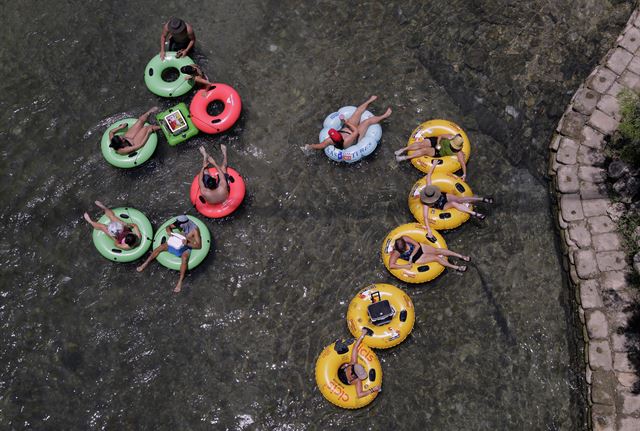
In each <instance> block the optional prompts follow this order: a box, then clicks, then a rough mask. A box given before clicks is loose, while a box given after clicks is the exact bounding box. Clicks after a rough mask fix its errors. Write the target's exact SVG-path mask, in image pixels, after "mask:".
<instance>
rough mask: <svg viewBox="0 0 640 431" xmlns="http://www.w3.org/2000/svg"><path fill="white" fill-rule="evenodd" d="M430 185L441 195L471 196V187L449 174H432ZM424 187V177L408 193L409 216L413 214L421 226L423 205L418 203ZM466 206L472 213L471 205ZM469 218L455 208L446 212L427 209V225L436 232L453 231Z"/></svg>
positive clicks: (425, 183)
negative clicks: (437, 189)
mask: <svg viewBox="0 0 640 431" xmlns="http://www.w3.org/2000/svg"><path fill="white" fill-rule="evenodd" d="M431 183H432V184H433V185H434V186H437V187H438V188H439V189H440V191H441V192H442V193H449V194H452V195H456V196H460V197H470V196H473V192H472V191H471V187H469V185H468V184H467V183H465V182H464V181H462V180H461V179H460V178H459V177H457V176H455V175H453V174H451V173H440V174H433V175H432V176H431ZM426 185H427V177H426V176H425V177H423V178H422V179H420V180H418V181H417V182H416V183H415V184H414V185H413V187H412V188H411V193H409V210H411V214H413V216H414V217H415V218H416V220H418V222H420V223H422V224H424V214H423V211H422V209H423V207H424V204H423V203H422V202H421V201H420V191H421V190H422V189H423V188H424V186H426ZM466 205H467V206H468V207H469V209H470V210H471V211H473V205H471V204H466ZM469 217H471V215H470V214H468V213H465V212H462V211H460V210H459V209H456V208H449V209H448V210H439V209H436V208H433V207H430V208H429V225H430V226H431V227H432V228H435V229H438V230H443V229H454V228H456V227H458V226H460V225H461V224H462V223H464V222H466V221H467V220H469Z"/></svg>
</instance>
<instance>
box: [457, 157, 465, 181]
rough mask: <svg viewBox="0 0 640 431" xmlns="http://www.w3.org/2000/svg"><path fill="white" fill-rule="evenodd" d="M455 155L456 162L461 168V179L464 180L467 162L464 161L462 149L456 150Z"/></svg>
mask: <svg viewBox="0 0 640 431" xmlns="http://www.w3.org/2000/svg"><path fill="white" fill-rule="evenodd" d="M456 156H457V157H458V162H459V163H460V167H461V168H462V177H461V178H462V181H465V180H466V179H467V162H465V161H464V153H463V152H462V151H458V153H457V154H456Z"/></svg>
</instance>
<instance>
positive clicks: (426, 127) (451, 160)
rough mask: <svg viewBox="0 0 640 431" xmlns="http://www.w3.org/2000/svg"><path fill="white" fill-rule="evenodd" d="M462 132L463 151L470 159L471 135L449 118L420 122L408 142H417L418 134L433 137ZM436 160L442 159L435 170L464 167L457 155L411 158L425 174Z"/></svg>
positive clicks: (452, 169)
mask: <svg viewBox="0 0 640 431" xmlns="http://www.w3.org/2000/svg"><path fill="white" fill-rule="evenodd" d="M457 134H460V135H461V136H462V140H463V142H462V152H463V153H464V161H465V162H468V161H469V155H470V154H471V144H470V143H469V137H468V136H467V134H466V133H464V130H462V128H460V126H458V125H457V124H456V123H454V122H452V121H448V120H429V121H425V122H424V123H422V124H420V125H419V126H418V127H416V129H415V130H414V131H413V132H412V133H411V136H410V137H409V142H407V146H409V145H411V144H413V143H415V141H416V136H421V137H423V138H431V137H434V136H440V135H457ZM413 153H414V152H413V151H409V152H408V154H409V155H411V154H413ZM434 160H442V163H441V164H439V165H438V166H437V167H436V170H435V171H434V173H435V172H456V171H458V170H460V169H461V168H462V167H461V166H460V162H459V161H458V158H457V157H456V156H444V157H428V156H422V157H416V158H415V159H411V164H413V166H415V167H416V168H417V169H419V170H421V171H422V172H424V173H425V174H426V173H428V172H429V170H430V169H431V164H432V163H433V161H434Z"/></svg>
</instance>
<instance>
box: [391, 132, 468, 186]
mask: <svg viewBox="0 0 640 431" xmlns="http://www.w3.org/2000/svg"><path fill="white" fill-rule="evenodd" d="M418 133H420V132H418ZM463 143H464V139H463V138H462V135H460V134H457V135H440V136H437V137H436V136H431V137H427V138H423V137H422V136H421V135H419V134H417V135H416V136H415V142H414V143H413V144H411V145H409V146H406V147H404V148H400V149H399V150H397V151H396V152H395V155H396V160H397V161H399V162H401V161H403V160H411V159H415V158H416V157H422V156H428V157H446V156H456V158H457V159H458V163H460V167H461V168H462V177H461V178H462V180H463V181H464V180H465V178H466V177H467V164H466V162H465V160H464V157H465V154H464V152H463V151H462V144H463ZM407 151H413V152H414V153H413V154H411V155H410V156H409V155H404V156H403V155H402V153H405V152H407Z"/></svg>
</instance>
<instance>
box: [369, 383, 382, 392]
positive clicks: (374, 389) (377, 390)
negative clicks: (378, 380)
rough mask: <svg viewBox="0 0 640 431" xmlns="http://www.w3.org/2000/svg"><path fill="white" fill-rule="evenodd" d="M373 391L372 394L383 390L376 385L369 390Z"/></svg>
mask: <svg viewBox="0 0 640 431" xmlns="http://www.w3.org/2000/svg"><path fill="white" fill-rule="evenodd" d="M369 390H370V391H371V393H374V392H380V391H381V390H382V388H381V387H380V386H378V385H375V386H374V387H372V388H371V389H369Z"/></svg>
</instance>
